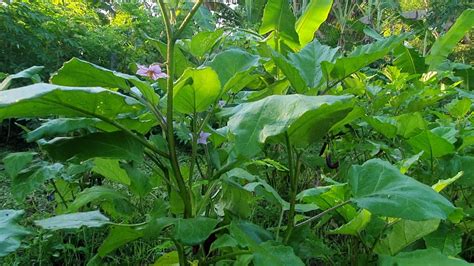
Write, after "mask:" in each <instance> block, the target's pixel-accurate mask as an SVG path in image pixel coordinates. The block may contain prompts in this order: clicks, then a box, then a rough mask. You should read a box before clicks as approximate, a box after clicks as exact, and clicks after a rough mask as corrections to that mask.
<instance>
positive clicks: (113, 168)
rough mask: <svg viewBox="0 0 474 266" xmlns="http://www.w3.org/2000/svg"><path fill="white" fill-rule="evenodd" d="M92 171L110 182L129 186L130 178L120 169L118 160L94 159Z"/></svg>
mask: <svg viewBox="0 0 474 266" xmlns="http://www.w3.org/2000/svg"><path fill="white" fill-rule="evenodd" d="M92 171H93V172H95V173H97V174H100V175H102V176H103V177H105V178H107V179H109V180H110V181H114V182H119V183H121V184H124V185H127V186H129V185H130V178H129V177H128V175H127V172H126V171H125V170H123V169H122V168H120V164H119V161H118V160H113V159H104V158H96V159H94V167H93V168H92Z"/></svg>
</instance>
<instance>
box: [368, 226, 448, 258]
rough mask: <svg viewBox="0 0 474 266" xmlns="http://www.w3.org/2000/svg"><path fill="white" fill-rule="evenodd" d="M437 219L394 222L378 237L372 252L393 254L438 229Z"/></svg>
mask: <svg viewBox="0 0 474 266" xmlns="http://www.w3.org/2000/svg"><path fill="white" fill-rule="evenodd" d="M438 226H439V220H428V221H409V220H401V221H398V222H396V223H395V224H394V225H393V226H392V228H391V230H390V232H388V233H387V235H386V237H384V238H382V239H380V241H379V242H378V243H377V245H376V246H375V248H374V252H375V253H377V254H379V255H381V254H383V255H392V256H393V255H395V254H397V253H398V252H400V251H401V250H403V249H404V248H405V247H407V246H408V245H410V244H411V243H413V242H415V241H417V240H418V239H421V238H422V237H424V236H426V235H428V234H429V233H431V232H433V231H435V230H436V229H438Z"/></svg>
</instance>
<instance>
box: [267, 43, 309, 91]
mask: <svg viewBox="0 0 474 266" xmlns="http://www.w3.org/2000/svg"><path fill="white" fill-rule="evenodd" d="M272 58H273V61H274V62H275V65H277V66H278V68H279V69H280V70H281V71H282V72H283V73H284V74H285V76H286V78H287V79H288V80H289V81H290V83H291V86H292V87H293V88H294V89H295V91H296V92H297V93H304V92H306V91H307V87H306V81H305V80H304V79H303V76H302V75H301V74H302V73H301V71H300V70H299V69H298V68H296V66H295V65H293V64H292V62H291V61H290V60H289V59H287V58H285V57H284V56H283V55H282V54H280V53H277V52H272Z"/></svg>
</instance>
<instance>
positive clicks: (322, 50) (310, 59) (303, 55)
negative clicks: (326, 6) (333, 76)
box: [281, 1, 339, 89]
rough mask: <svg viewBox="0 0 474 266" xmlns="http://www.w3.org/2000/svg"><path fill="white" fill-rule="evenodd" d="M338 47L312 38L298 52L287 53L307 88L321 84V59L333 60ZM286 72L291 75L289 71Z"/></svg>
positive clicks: (322, 78) (322, 79) (322, 80)
mask: <svg viewBox="0 0 474 266" xmlns="http://www.w3.org/2000/svg"><path fill="white" fill-rule="evenodd" d="M319 2H321V1H312V2H311V3H319ZM331 2H332V1H331ZM310 5H311V4H310ZM338 49H339V48H331V47H329V46H327V45H322V44H321V43H320V42H318V41H317V40H314V41H313V42H311V43H309V44H308V45H306V46H305V47H304V48H303V49H302V50H301V51H299V52H298V53H296V54H294V53H290V54H288V58H289V59H290V61H291V63H292V65H293V66H295V67H296V68H297V69H298V71H299V73H300V74H301V77H302V78H303V79H304V81H305V83H306V86H307V87H308V88H309V89H314V88H318V87H319V86H321V85H322V83H323V82H324V81H325V80H324V77H323V71H322V69H321V63H322V62H323V61H327V62H333V61H334V60H335V58H336V54H337V51H338ZM281 70H282V71H283V73H285V68H281ZM288 74H289V75H291V73H288ZM285 75H286V73H285Z"/></svg>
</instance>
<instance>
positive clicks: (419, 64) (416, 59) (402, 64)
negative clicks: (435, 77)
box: [393, 44, 426, 74]
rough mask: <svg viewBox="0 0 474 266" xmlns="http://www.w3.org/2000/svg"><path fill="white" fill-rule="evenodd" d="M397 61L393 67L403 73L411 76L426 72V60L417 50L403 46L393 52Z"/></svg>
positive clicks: (394, 61)
mask: <svg viewBox="0 0 474 266" xmlns="http://www.w3.org/2000/svg"><path fill="white" fill-rule="evenodd" d="M393 52H394V55H395V60H393V65H395V66H397V67H398V68H399V69H400V70H401V71H402V72H406V73H410V74H423V73H425V71H426V65H425V59H424V58H423V57H422V56H421V55H420V54H419V53H418V52H417V51H416V50H415V48H409V47H407V46H406V45H404V44H402V45H400V46H398V47H397V48H395V50H394V51H393Z"/></svg>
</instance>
